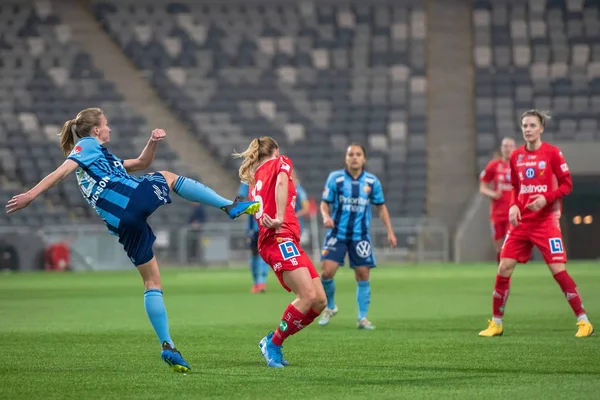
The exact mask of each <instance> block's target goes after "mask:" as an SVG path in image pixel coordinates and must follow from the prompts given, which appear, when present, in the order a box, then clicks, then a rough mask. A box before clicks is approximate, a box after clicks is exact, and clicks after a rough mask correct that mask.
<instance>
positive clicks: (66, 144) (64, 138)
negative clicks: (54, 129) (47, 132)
mask: <svg viewBox="0 0 600 400" xmlns="http://www.w3.org/2000/svg"><path fill="white" fill-rule="evenodd" d="M75 126H76V125H75V120H74V119H70V120H68V121H67V122H65V124H64V126H63V128H62V130H61V131H60V133H59V136H60V148H61V149H62V151H63V153H64V154H65V156H68V155H69V154H70V153H71V151H72V150H73V147H75V137H76V134H75V133H74V131H75Z"/></svg>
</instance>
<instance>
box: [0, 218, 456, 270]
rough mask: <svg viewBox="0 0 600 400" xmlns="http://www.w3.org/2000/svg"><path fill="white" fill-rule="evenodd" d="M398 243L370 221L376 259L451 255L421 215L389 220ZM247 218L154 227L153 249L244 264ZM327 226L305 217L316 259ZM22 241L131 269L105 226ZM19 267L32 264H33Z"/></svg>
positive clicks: (23, 231) (84, 263) (188, 262)
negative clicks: (60, 246)
mask: <svg viewBox="0 0 600 400" xmlns="http://www.w3.org/2000/svg"><path fill="white" fill-rule="evenodd" d="M392 225H393V226H394V231H395V234H396V236H397V239H398V246H397V247H396V248H394V249H390V248H389V247H388V244H387V233H386V230H385V227H384V226H383V224H382V223H381V222H380V221H379V220H375V219H374V221H373V223H372V226H371V240H372V246H373V250H374V251H375V255H376V257H377V261H378V263H380V264H388V263H424V262H447V261H448V260H449V245H450V243H449V233H448V229H447V227H445V226H444V225H442V224H440V223H439V221H436V220H433V219H429V218H426V217H422V218H396V219H393V220H392ZM245 227H246V224H245V221H240V222H239V223H238V222H233V223H206V224H203V225H202V226H200V227H194V226H185V227H181V226H172V227H165V226H161V227H160V228H155V229H154V233H155V235H156V237H157V240H156V242H155V245H154V250H155V253H156V255H157V257H158V258H159V262H160V264H161V265H162V266H167V265H168V266H190V267H212V266H221V267H223V266H226V267H236V266H245V265H246V264H247V260H248V257H249V255H250V250H249V248H248V238H247V234H246V229H245ZM325 233H326V231H325V229H324V228H323V227H322V224H321V223H320V221H319V220H318V219H317V217H316V216H314V217H312V218H311V219H310V220H309V221H307V223H306V226H305V232H304V234H303V236H302V246H303V248H304V249H305V251H306V252H307V253H308V254H309V255H311V256H312V259H313V261H314V262H318V260H319V257H320V252H321V245H322V243H323V240H324V237H325ZM16 234H17V232H16V231H15V230H14V229H13V228H10V229H8V228H3V227H0V237H2V236H5V237H8V236H14V235H16ZM18 235H19V237H21V238H22V239H20V241H21V242H24V241H25V242H26V241H28V240H29V239H28V238H32V239H33V238H35V239H36V240H37V241H38V242H39V243H40V245H36V246H37V247H40V246H43V245H48V244H51V243H55V242H58V241H66V242H67V243H69V245H70V248H71V253H72V254H71V259H72V265H71V267H72V269H73V270H75V271H84V270H118V269H129V268H131V267H132V266H131V262H130V261H129V260H128V259H127V256H126V254H125V252H124V251H123V249H122V247H121V245H120V244H119V242H118V240H117V237H115V236H112V235H110V234H108V233H107V231H106V228H105V227H104V226H103V225H64V226H45V227H42V228H40V229H34V228H27V227H22V228H19V232H18ZM42 250H43V248H41V247H40V248H39V249H32V248H31V246H23V247H22V250H21V251H22V252H27V253H30V254H32V253H34V252H39V251H42ZM26 264H27V262H26V263H25V265H22V266H21V269H22V270H31V269H35V267H34V266H32V265H26Z"/></svg>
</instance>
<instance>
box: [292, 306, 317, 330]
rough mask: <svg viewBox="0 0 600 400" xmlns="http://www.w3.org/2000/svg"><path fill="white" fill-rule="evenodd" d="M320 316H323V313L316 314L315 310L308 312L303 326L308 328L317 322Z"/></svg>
mask: <svg viewBox="0 0 600 400" xmlns="http://www.w3.org/2000/svg"><path fill="white" fill-rule="evenodd" d="M319 315H321V313H319V312H316V311H315V310H314V308H311V309H310V310H308V312H307V313H306V315H305V316H304V319H303V320H302V325H303V326H304V327H305V328H306V327H307V326H309V325H310V324H312V323H313V321H314V320H315V318H317V317H318V316H319ZM294 333H295V332H294ZM292 335H293V333H292Z"/></svg>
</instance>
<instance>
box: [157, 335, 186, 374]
mask: <svg viewBox="0 0 600 400" xmlns="http://www.w3.org/2000/svg"><path fill="white" fill-rule="evenodd" d="M160 358H162V359H163V361H164V362H166V363H167V364H169V366H170V367H171V368H173V371H175V372H188V371H190V370H191V368H190V366H189V365H188V363H187V362H185V360H184V359H183V356H182V355H181V353H180V352H179V351H177V350H176V349H175V348H174V347H173V346H171V344H170V343H168V342H163V344H162V352H161V353H160Z"/></svg>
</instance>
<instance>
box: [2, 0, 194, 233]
mask: <svg viewBox="0 0 600 400" xmlns="http://www.w3.org/2000/svg"><path fill="white" fill-rule="evenodd" d="M0 55H1V56H0V92H1V93H2V96H1V97H0V179H1V180H0V202H2V204H5V202H6V200H8V198H10V196H12V195H14V194H15V193H18V192H19V191H21V190H23V189H28V188H30V187H32V186H33V185H34V184H35V183H37V182H38V181H39V180H40V179H41V178H42V177H43V176H44V175H45V174H47V173H49V172H51V171H52V170H53V169H54V168H56V167H57V166H58V165H60V164H61V163H62V162H63V160H64V155H63V154H62V152H61V150H60V147H59V145H58V138H57V136H56V135H57V134H58V132H59V131H60V129H61V128H62V125H63V123H64V122H65V121H66V120H68V119H71V118H74V117H75V115H76V113H77V112H78V111H79V110H81V109H83V108H87V107H92V106H100V107H102V108H103V109H104V110H105V112H106V113H107V116H108V118H109V122H110V125H111V128H112V130H113V137H114V139H115V140H114V141H115V143H114V145H110V148H111V149H112V150H113V151H114V152H115V153H116V154H117V155H118V156H119V157H121V158H127V157H131V156H137V155H138V154H139V151H141V149H142V148H143V146H144V144H145V142H146V140H147V139H148V138H149V135H150V129H149V128H148V127H147V126H146V125H145V121H144V120H143V119H142V118H141V117H140V116H139V115H138V114H136V113H135V112H134V111H133V110H132V109H131V107H129V106H128V105H127V104H125V103H124V102H123V100H122V97H121V95H120V94H119V93H118V91H117V89H116V88H115V87H113V85H112V84H111V83H109V82H107V81H105V80H104V79H103V76H102V74H101V73H100V72H99V71H98V70H96V69H95V68H94V66H93V65H92V63H91V61H90V57H89V55H88V54H86V53H85V52H84V51H83V50H82V49H81V48H79V47H78V46H77V45H76V44H75V43H74V42H73V41H72V37H71V32H70V29H69V27H68V26H66V25H63V24H61V22H60V19H59V18H58V17H57V15H56V13H55V12H54V11H53V9H52V3H51V2H49V1H36V2H33V1H27V0H5V1H2V3H1V4H0ZM175 163H176V155H175V154H174V153H173V152H172V151H171V150H169V148H168V146H167V145H165V146H164V148H163V149H161V151H160V153H159V155H158V156H157V160H156V162H155V165H154V167H155V168H157V169H161V168H170V167H172V166H174V164H175ZM187 214H189V209H184V208H177V207H171V210H170V211H169V212H168V213H167V214H165V215H164V217H163V218H164V221H165V222H166V221H168V222H171V223H179V222H181V221H184V220H185V218H186V217H187ZM82 221H85V222H88V221H89V222H99V221H100V220H99V218H98V217H97V216H96V215H95V213H94V211H93V210H92V209H91V208H90V207H89V206H88V205H87V203H86V202H85V200H84V199H83V197H82V196H81V194H80V193H79V190H78V188H77V185H76V182H75V178H74V177H70V178H69V182H68V183H67V184H64V185H60V186H59V187H56V188H53V189H51V190H50V191H49V192H47V194H46V195H44V196H43V199H39V200H38V201H36V202H34V203H33V204H32V205H31V206H30V208H29V209H28V211H27V212H24V213H18V214H14V215H11V216H6V214H5V213H0V225H9V226H10V225H13V226H20V225H30V226H42V225H54V224H65V223H69V222H76V223H81V222H82Z"/></svg>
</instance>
